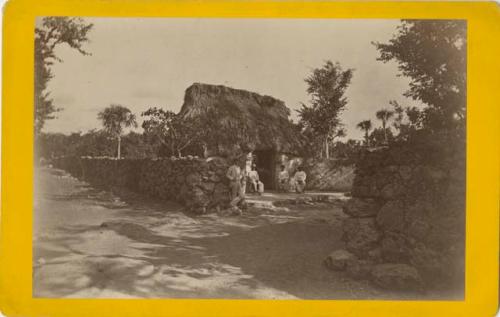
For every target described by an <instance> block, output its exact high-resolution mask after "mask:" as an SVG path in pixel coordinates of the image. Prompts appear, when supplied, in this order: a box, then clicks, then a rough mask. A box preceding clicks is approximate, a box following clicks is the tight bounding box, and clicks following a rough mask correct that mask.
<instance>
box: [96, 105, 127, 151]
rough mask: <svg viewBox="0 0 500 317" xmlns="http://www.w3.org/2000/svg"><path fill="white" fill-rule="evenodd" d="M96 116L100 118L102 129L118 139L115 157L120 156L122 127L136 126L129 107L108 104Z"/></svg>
mask: <svg viewBox="0 0 500 317" xmlns="http://www.w3.org/2000/svg"><path fill="white" fill-rule="evenodd" d="M97 118H98V119H99V120H101V122H102V125H103V126H104V130H105V131H106V132H108V133H109V134H110V135H112V136H113V138H115V139H116V140H117V141H118V150H117V154H116V157H117V158H118V159H120V158H121V139H122V134H123V129H124V128H129V127H137V122H136V120H135V115H134V114H133V113H132V112H131V111H130V109H128V108H126V107H124V106H121V105H110V106H109V107H107V108H105V109H104V110H103V111H101V112H99V114H98V115H97Z"/></svg>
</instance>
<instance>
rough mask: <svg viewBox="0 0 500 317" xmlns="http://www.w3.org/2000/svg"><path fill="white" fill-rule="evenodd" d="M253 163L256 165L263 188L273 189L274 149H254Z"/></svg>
mask: <svg viewBox="0 0 500 317" xmlns="http://www.w3.org/2000/svg"><path fill="white" fill-rule="evenodd" d="M253 154H254V163H255V164H256V166H257V172H258V173H259V178H260V181H261V182H263V183H264V190H268V189H274V151H272V150H268V151H254V153H253Z"/></svg>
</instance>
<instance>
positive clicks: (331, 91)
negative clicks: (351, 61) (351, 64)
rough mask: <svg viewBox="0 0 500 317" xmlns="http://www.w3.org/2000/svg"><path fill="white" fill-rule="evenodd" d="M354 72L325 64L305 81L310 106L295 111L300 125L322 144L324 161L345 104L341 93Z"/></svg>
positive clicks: (338, 65)
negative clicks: (297, 113)
mask: <svg viewBox="0 0 500 317" xmlns="http://www.w3.org/2000/svg"><path fill="white" fill-rule="evenodd" d="M353 71H354V70H353V69H347V70H343V69H342V67H341V66H340V64H339V63H335V64H334V63H332V62H331V61H327V62H325V64H324V65H323V67H321V68H316V69H314V70H313V72H312V74H311V75H310V76H308V77H307V78H306V79H305V82H306V83H307V85H308V87H307V93H308V94H309V95H310V96H311V101H310V103H311V105H310V106H306V105H305V104H302V107H301V109H300V110H298V112H299V116H300V121H301V125H302V126H303V127H304V128H305V129H308V130H310V131H311V132H312V134H313V135H314V136H315V138H317V139H319V140H320V142H322V143H323V144H324V149H325V156H326V158H328V157H329V150H328V144H329V141H330V139H331V137H332V136H333V135H334V134H335V131H336V129H337V128H338V127H339V125H340V119H339V114H340V113H341V112H342V111H343V110H344V109H345V106H346V105H347V98H346V97H345V96H344V94H345V91H346V89H347V87H348V86H349V84H350V82H351V79H352V74H353Z"/></svg>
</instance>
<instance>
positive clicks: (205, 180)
mask: <svg viewBox="0 0 500 317" xmlns="http://www.w3.org/2000/svg"><path fill="white" fill-rule="evenodd" d="M53 165H54V166H55V167H58V168H61V169H64V170H66V171H68V172H69V173H70V174H72V175H73V176H75V177H77V178H80V179H82V180H85V181H87V182H89V183H90V184H92V185H96V186H102V187H106V188H113V187H117V188H125V189H128V190H131V191H134V192H138V193H142V194H145V195H148V196H151V197H155V198H159V199H162V200H171V201H177V202H179V203H182V204H183V205H185V206H186V209H187V210H189V211H192V212H195V213H198V214H203V213H207V212H211V211H216V210H220V209H224V208H226V207H227V206H228V203H229V187H228V184H227V179H226V177H225V173H226V170H227V168H228V164H227V162H226V160H225V159H222V158H209V159H199V158H191V157H188V158H180V159H173V158H172V159H137V160H135V159H121V160H117V159H111V158H85V157H83V158H79V157H64V158H58V159H55V160H54V161H53Z"/></svg>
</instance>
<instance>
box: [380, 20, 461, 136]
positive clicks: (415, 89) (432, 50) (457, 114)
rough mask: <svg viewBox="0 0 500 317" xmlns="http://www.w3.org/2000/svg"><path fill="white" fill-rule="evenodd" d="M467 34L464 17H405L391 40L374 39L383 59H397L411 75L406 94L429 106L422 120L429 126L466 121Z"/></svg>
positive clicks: (401, 67)
mask: <svg viewBox="0 0 500 317" xmlns="http://www.w3.org/2000/svg"><path fill="white" fill-rule="evenodd" d="M466 35H467V24H466V21H463V20H403V21H402V24H401V25H400V26H399V27H398V30H397V33H396V34H395V35H394V37H393V38H392V39H391V40H389V42H388V43H374V44H375V46H376V48H377V49H378V50H379V52H380V57H379V58H378V59H379V60H380V61H383V62H388V61H391V60H395V61H396V62H397V63H398V68H399V71H400V72H401V75H403V76H406V77H408V78H410V80H411V81H410V88H409V89H408V90H407V91H406V93H405V96H407V97H411V98H413V99H415V100H420V101H422V102H423V103H425V104H427V105H428V106H429V107H427V108H426V109H424V114H423V115H424V118H423V122H424V124H425V125H426V126H427V127H428V128H430V129H449V128H450V126H453V125H456V123H458V124H462V123H463V122H464V121H465V107H466V50H467V38H466Z"/></svg>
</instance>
